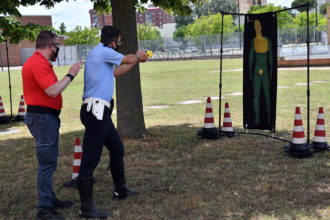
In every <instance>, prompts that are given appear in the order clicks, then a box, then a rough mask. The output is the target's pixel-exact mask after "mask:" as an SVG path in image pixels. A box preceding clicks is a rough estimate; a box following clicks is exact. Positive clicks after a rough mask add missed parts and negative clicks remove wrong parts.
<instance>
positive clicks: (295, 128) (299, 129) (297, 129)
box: [293, 126, 304, 132]
mask: <svg viewBox="0 0 330 220" xmlns="http://www.w3.org/2000/svg"><path fill="white" fill-rule="evenodd" d="M293 131H297V132H300V131H304V127H303V126H293Z"/></svg>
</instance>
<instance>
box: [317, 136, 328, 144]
mask: <svg viewBox="0 0 330 220" xmlns="http://www.w3.org/2000/svg"><path fill="white" fill-rule="evenodd" d="M314 142H321V143H327V138H326V137H320V136H314Z"/></svg>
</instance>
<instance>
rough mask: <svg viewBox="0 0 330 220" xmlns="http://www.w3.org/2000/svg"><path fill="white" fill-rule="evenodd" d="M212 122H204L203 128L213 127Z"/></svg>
mask: <svg viewBox="0 0 330 220" xmlns="http://www.w3.org/2000/svg"><path fill="white" fill-rule="evenodd" d="M214 127H215V125H214V123H204V128H214Z"/></svg>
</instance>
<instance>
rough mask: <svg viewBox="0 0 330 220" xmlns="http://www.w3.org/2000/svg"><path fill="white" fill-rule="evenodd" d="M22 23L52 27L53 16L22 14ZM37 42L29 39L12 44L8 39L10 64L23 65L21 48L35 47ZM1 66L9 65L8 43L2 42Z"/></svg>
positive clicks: (62, 41) (0, 51)
mask: <svg viewBox="0 0 330 220" xmlns="http://www.w3.org/2000/svg"><path fill="white" fill-rule="evenodd" d="M18 19H19V20H20V21H21V22H22V25H27V24H28V23H34V24H38V25H42V26H50V27H52V17H51V16H50V15H36V16H34V15H31V16H22V17H21V18H18ZM60 43H61V45H63V44H64V40H63V37H62V38H60ZM35 47H36V43H35V41H34V42H31V41H29V40H22V41H21V42H20V43H19V44H10V43H9V40H8V56H9V64H10V66H21V65H22V64H23V61H22V56H21V49H22V48H35ZM0 66H1V67H7V53H6V43H0Z"/></svg>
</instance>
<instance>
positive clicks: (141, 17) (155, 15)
mask: <svg viewBox="0 0 330 220" xmlns="http://www.w3.org/2000/svg"><path fill="white" fill-rule="evenodd" d="M89 14H90V20H91V27H95V28H103V27H104V26H105V25H113V20H112V14H105V15H97V13H96V11H95V10H94V9H91V10H89ZM136 23H137V24H150V25H152V26H157V27H159V28H163V25H164V24H169V23H175V19H174V17H173V16H172V15H170V14H168V13H166V12H165V11H164V10H163V9H161V8H158V7H153V6H152V7H149V8H148V9H147V11H146V12H144V13H140V12H138V13H136Z"/></svg>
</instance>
